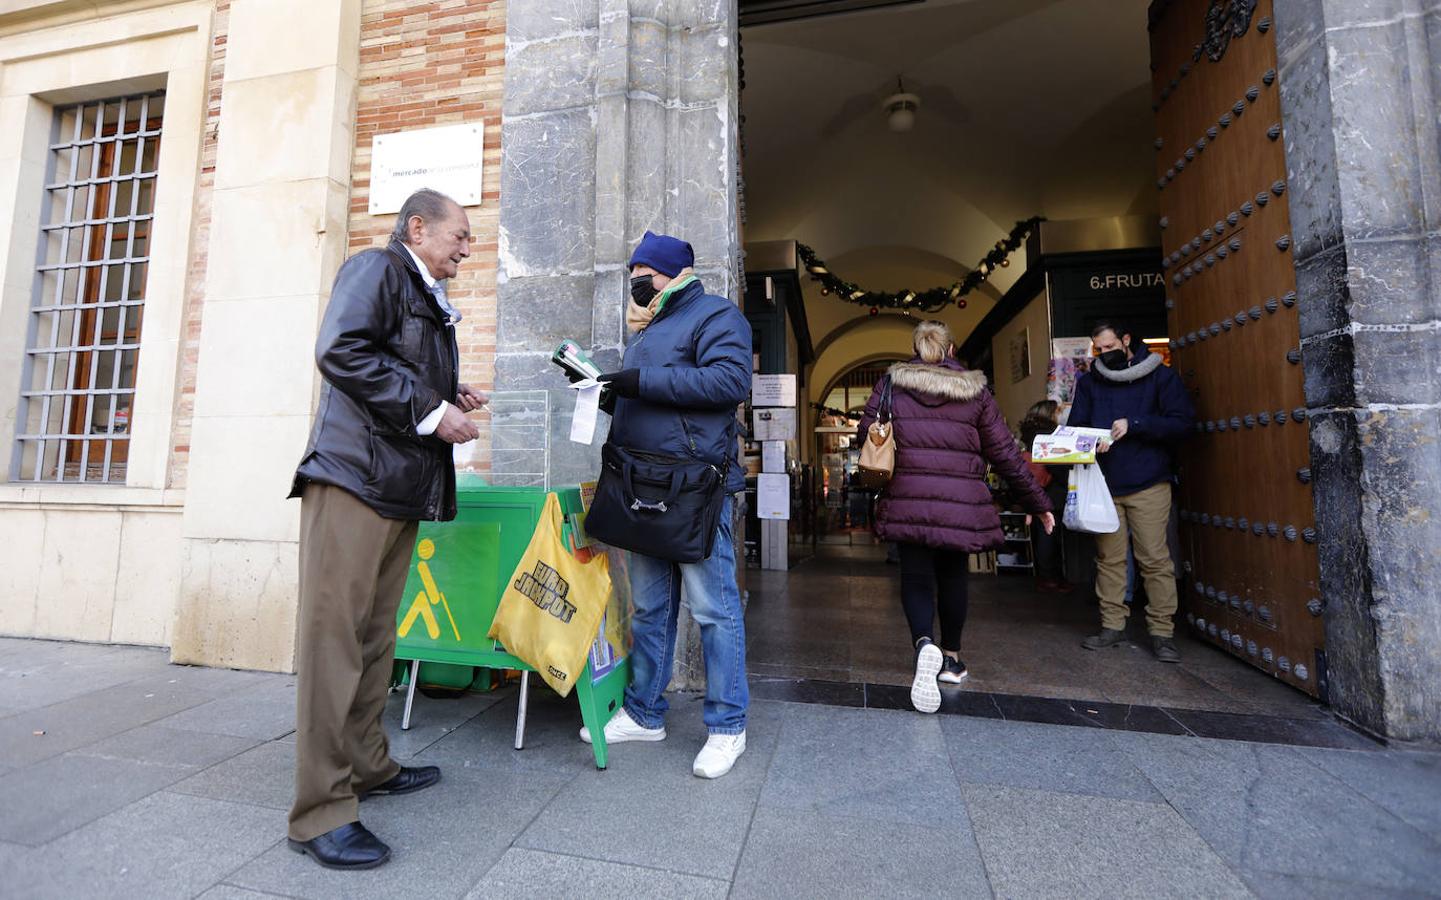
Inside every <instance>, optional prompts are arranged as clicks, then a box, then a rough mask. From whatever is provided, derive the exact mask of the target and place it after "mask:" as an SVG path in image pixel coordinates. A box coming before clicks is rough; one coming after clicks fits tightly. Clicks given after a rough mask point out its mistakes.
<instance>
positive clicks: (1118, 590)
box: [1096, 482, 1176, 637]
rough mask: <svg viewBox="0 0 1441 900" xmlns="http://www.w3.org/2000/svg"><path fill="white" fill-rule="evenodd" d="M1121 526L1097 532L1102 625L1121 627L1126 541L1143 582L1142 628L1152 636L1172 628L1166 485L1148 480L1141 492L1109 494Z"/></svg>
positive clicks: (1173, 580)
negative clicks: (1113, 530) (1134, 557)
mask: <svg viewBox="0 0 1441 900" xmlns="http://www.w3.org/2000/svg"><path fill="white" fill-rule="evenodd" d="M1114 499H1115V501H1116V516H1117V517H1118V518H1119V519H1120V520H1121V527H1120V528H1119V529H1117V530H1116V531H1115V532H1114V533H1112V534H1098V535H1096V596H1097V597H1098V598H1100V601H1101V627H1102V628H1114V629H1116V630H1117V631H1122V630H1124V629H1125V627H1126V616H1127V614H1129V612H1130V609H1129V608H1128V607H1127V606H1126V543H1127V537H1128V534H1127V533H1128V532H1129V538H1130V544H1131V547H1132V549H1133V551H1134V552H1135V555H1136V569H1137V574H1138V575H1139V576H1140V578H1141V579H1142V580H1143V581H1144V583H1145V585H1146V630H1147V631H1149V632H1150V633H1151V634H1153V635H1155V636H1157V637H1171V636H1172V634H1173V632H1174V631H1175V623H1174V621H1173V619H1174V618H1175V616H1176V567H1175V565H1174V564H1172V562H1171V547H1170V544H1168V543H1167V540H1166V529H1167V526H1168V525H1170V522H1171V485H1170V484H1169V483H1167V482H1161V483H1160V484H1156V485H1152V486H1151V487H1148V488H1146V489H1145V490H1144V491H1137V492H1136V493H1134V494H1127V495H1126V496H1124V497H1116V498H1114Z"/></svg>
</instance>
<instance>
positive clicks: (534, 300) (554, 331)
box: [495, 275, 595, 353]
mask: <svg viewBox="0 0 1441 900" xmlns="http://www.w3.org/2000/svg"><path fill="white" fill-rule="evenodd" d="M594 281H595V277H594V276H592V275H566V276H556V277H550V278H512V279H510V280H508V281H506V282H505V283H504V284H499V285H497V286H496V296H497V297H498V299H499V304H498V310H497V316H496V336H495V346H496V350H497V351H498V352H501V353H506V352H525V351H533V352H541V351H545V352H547V353H549V352H550V351H552V350H554V349H555V347H556V345H557V344H559V343H560V342H561V341H562V340H564V339H565V338H573V339H574V340H576V341H579V342H580V344H581V346H587V347H588V346H590V344H591V343H592V336H591V305H592V303H593V297H594V294H595V286H594Z"/></svg>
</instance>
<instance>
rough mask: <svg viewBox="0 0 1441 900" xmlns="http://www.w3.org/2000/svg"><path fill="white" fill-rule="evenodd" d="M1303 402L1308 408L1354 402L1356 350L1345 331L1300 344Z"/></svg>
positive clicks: (1320, 407) (1347, 404)
mask: <svg viewBox="0 0 1441 900" xmlns="http://www.w3.org/2000/svg"><path fill="white" fill-rule="evenodd" d="M1301 364H1302V366H1303V367H1304V369H1305V394H1306V405H1307V406H1309V407H1310V408H1312V409H1327V408H1334V407H1349V406H1354V405H1355V404H1356V388H1355V367H1356V351H1355V347H1354V345H1353V343H1352V337H1351V335H1349V334H1346V333H1341V334H1333V335H1329V336H1327V337H1323V338H1315V339H1314V340H1309V341H1306V342H1305V343H1304V344H1302V345H1301Z"/></svg>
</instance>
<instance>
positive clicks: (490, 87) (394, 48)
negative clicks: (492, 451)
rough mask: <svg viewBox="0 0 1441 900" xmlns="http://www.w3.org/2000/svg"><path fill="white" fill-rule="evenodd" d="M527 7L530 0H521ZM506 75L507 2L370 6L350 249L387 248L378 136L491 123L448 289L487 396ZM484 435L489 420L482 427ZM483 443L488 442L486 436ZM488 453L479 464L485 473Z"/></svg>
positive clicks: (472, 368)
mask: <svg viewBox="0 0 1441 900" xmlns="http://www.w3.org/2000/svg"><path fill="white" fill-rule="evenodd" d="M520 2H524V0H520ZM504 74H505V3H504V2H503V0H440V2H432V3H416V2H414V0H365V2H364V5H363V6H362V12H361V25H360V79H359V86H358V89H357V94H358V96H357V103H356V118H355V121H356V128H355V157H354V159H353V161H352V168H351V195H350V252H351V253H355V252H358V251H360V250H363V249H365V248H367V247H374V246H382V245H384V244H385V242H386V241H387V240H388V239H389V235H390V232H391V229H393V228H394V227H395V216H372V215H370V214H369V213H368V212H367V209H368V207H369V203H370V147H371V142H372V141H373V140H374V138H375V136H376V135H377V134H388V133H390V132H394V131H404V130H409V129H416V128H430V127H434V126H439V125H455V124H460V123H466V122H483V123H484V124H485V159H484V162H485V171H484V176H483V177H484V187H485V193H484V196H483V198H482V200H483V202H482V204H481V205H480V206H478V207H470V208H469V209H467V210H466V211H467V212H468V213H469V214H470V222H471V233H472V234H473V236H474V242H473V244H472V245H471V256H470V259H468V260H466V262H465V264H464V265H462V266H461V269H460V274H459V275H458V276H457V277H455V278H454V279H452V280H451V283H450V284H449V285H448V286H447V290H448V293H449V296H450V300H451V302H452V303H454V304H455V306H456V308H458V309H459V310H460V312H461V313H462V314H463V315H464V319H463V320H462V321H461V323H460V325H459V326H457V328H456V337H457V338H458V340H459V343H460V357H461V380H462V381H465V382H467V383H469V384H470V385H472V386H474V387H477V388H480V389H482V390H485V391H489V390H490V389H491V385H492V384H493V382H494V372H495V309H496V304H495V269H496V240H497V233H498V231H497V229H498V219H499V216H500V110H501V95H502V92H503V89H504V84H503V80H504ZM481 427H482V432H484V428H485V423H484V422H483V421H481ZM479 443H482V444H483V443H485V441H484V440H482V441H480V442H479ZM485 462H486V459H485V455H484V454H481V455H480V456H479V457H478V458H477V459H476V460H475V464H474V466H473V467H474V468H481V469H483V468H485V467H486V465H485Z"/></svg>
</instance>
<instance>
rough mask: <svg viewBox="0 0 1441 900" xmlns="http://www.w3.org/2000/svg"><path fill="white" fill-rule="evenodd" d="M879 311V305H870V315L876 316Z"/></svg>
mask: <svg viewBox="0 0 1441 900" xmlns="http://www.w3.org/2000/svg"><path fill="white" fill-rule="evenodd" d="M880 313H881V311H880V308H879V307H875V306H872V307H871V315H873V316H878V315H880Z"/></svg>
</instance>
